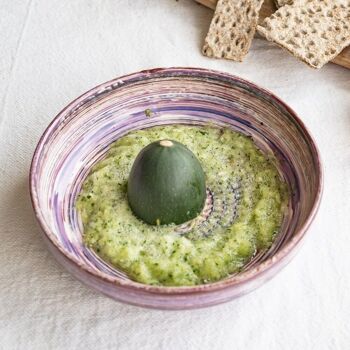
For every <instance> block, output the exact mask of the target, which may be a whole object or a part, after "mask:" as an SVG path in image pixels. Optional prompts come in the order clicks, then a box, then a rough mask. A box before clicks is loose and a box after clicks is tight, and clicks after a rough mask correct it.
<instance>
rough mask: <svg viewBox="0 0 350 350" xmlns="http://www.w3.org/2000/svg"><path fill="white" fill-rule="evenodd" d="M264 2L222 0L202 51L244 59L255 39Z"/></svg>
mask: <svg viewBox="0 0 350 350" xmlns="http://www.w3.org/2000/svg"><path fill="white" fill-rule="evenodd" d="M262 3H263V0H219V1H218V3H217V6H216V9H215V13H214V17H213V19H212V21H211V24H210V28H209V32H208V34H207V37H206V38H205V42H204V46H203V50H202V52H203V54H204V55H205V56H208V57H215V58H227V59H229V60H234V61H242V60H243V58H244V56H245V55H246V54H247V52H248V50H249V48H250V45H251V42H252V40H253V37H254V34H255V30H256V26H257V24H258V18H259V10H260V7H261V5H262Z"/></svg>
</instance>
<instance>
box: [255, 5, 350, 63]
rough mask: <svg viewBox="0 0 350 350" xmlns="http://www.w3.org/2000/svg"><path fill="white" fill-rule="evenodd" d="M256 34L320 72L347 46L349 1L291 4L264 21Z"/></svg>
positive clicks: (349, 18) (349, 28) (348, 42)
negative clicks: (319, 69)
mask: <svg viewBox="0 0 350 350" xmlns="http://www.w3.org/2000/svg"><path fill="white" fill-rule="evenodd" d="M258 32H259V34H261V35H262V36H264V37H265V38H266V39H267V40H269V41H273V42H275V43H276V44H278V45H279V46H281V47H283V48H285V49H287V50H288V51H289V52H291V53H292V54H293V55H294V56H295V57H297V58H299V59H301V60H302V61H304V62H306V63H307V64H308V65H310V66H311V67H314V68H321V67H322V66H323V65H324V64H325V63H327V62H329V61H330V60H332V59H333V58H334V57H336V56H337V55H338V54H339V53H340V52H341V51H342V50H343V49H344V48H345V47H346V46H348V45H350V0H294V2H293V4H292V5H286V6H283V7H281V8H280V9H279V10H277V11H276V12H275V13H274V14H273V15H272V16H271V17H269V18H266V19H265V20H264V22H263V23H262V25H261V26H258Z"/></svg>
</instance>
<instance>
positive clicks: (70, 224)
mask: <svg viewBox="0 0 350 350" xmlns="http://www.w3.org/2000/svg"><path fill="white" fill-rule="evenodd" d="M146 109H150V110H152V115H151V117H149V116H147V115H146V113H145V110H146ZM174 123H175V124H178V123H181V124H197V125H203V124H207V123H212V124H216V125H220V126H226V127H230V128H232V129H234V130H237V131H240V132H242V133H244V134H246V135H250V136H251V137H252V138H253V139H254V141H255V143H256V144H257V145H258V147H259V148H261V150H262V151H263V152H267V153H268V152H273V153H274V154H275V156H276V158H277V159H278V169H279V171H280V173H281V176H282V177H283V178H284V179H285V181H286V182H287V183H288V186H289V188H290V190H291V193H292V196H291V199H290V201H289V208H288V212H287V213H286V214H285V218H284V222H283V228H282V230H281V233H280V234H279V236H278V238H277V239H276V241H275V242H274V244H273V246H272V247H271V248H270V249H269V250H268V251H267V252H265V253H264V254H259V255H258V256H256V257H255V258H254V259H253V260H252V261H251V262H250V263H249V264H248V265H247V266H246V267H245V269H244V270H243V271H242V272H240V273H239V274H235V275H232V276H230V277H228V278H226V279H223V280H221V281H218V282H216V283H211V284H205V285H198V286H195V287H158V286H149V285H144V284H141V283H137V282H135V281H133V280H131V279H129V278H128V277H126V276H125V274H124V273H122V272H121V271H118V270H116V269H114V268H112V267H110V266H108V265H107V264H105V263H104V262H103V261H102V260H101V259H99V258H98V257H97V256H96V255H95V254H93V252H91V251H90V250H89V249H88V248H87V247H85V246H84V244H83V242H82V227H81V223H80V220H79V217H78V216H77V213H76V210H75V200H76V197H77V195H78V193H79V190H80V188H81V185H82V182H83V180H84V178H85V177H86V176H87V174H88V173H89V170H90V168H91V166H92V165H93V164H94V163H96V162H97V161H98V160H99V159H101V158H103V157H104V155H105V154H106V151H107V150H108V147H109V145H110V144H111V143H112V142H113V141H115V140H116V139H118V138H119V137H121V136H123V135H125V134H126V133H128V132H130V131H131V130H135V129H142V128H148V127H151V126H154V125H164V124H174ZM30 190H31V196H32V202H33V207H34V211H35V214H36V217H37V219H38V220H39V223H40V225H41V227H42V230H43V233H44V235H43V236H44V239H45V241H46V242H47V244H48V247H49V249H50V251H51V252H52V254H53V255H54V256H55V257H56V259H57V260H58V261H59V262H60V263H61V264H62V265H63V266H64V267H65V268H67V270H69V271H70V272H71V273H72V274H73V275H74V276H76V277H77V278H78V279H79V280H81V281H82V282H84V283H85V284H87V285H89V286H90V287H92V288H94V289H96V290H98V291H100V292H102V293H104V294H106V295H108V296H109V297H112V298H114V299H116V300H119V301H122V302H126V303H130V304H134V305H139V306H145V307H151V308H160V309H188V308H197V307H204V306H209V305H214V304H217V303H221V302H225V301H228V300H230V299H233V298H235V297H238V296H240V295H242V294H245V293H247V292H249V291H251V290H253V289H254V288H256V287H258V286H260V285H261V284H262V283H264V282H265V281H267V280H269V279H270V278H271V277H272V276H274V275H275V274H276V273H277V272H278V271H279V270H281V268H282V267H283V266H285V265H286V264H287V263H288V262H289V261H290V260H291V258H292V257H293V255H294V254H295V252H296V251H297V249H298V248H299V246H300V244H301V242H302V240H303V238H304V236H305V233H306V231H307V229H308V227H309V225H310V223H311V222H312V220H313V218H314V216H315V214H316V211H317V208H318V206H319V202H320V198H321V192H322V170H321V165H320V157H319V153H318V150H317V147H316V145H315V142H314V140H313V139H312V137H311V136H310V134H309V132H308V131H307V129H306V127H305V125H304V124H303V122H302V121H301V120H300V119H299V118H298V117H297V116H296V114H295V113H294V112H293V110H292V109H291V108H289V107H288V106H287V105H286V104H285V103H283V102H282V101H281V100H280V99H279V98H277V97H276V96H274V95H273V94H272V93H270V92H269V91H266V90H264V89H262V88H260V87H258V86H256V85H255V84H253V83H251V82H248V81H245V80H243V79H240V78H238V77H235V76H232V75H229V74H226V73H221V72H217V71H211V70H205V69H197V68H168V69H153V70H147V71H142V72H139V73H135V74H131V75H127V76H124V77H121V78H117V79H114V80H111V81H109V82H107V83H104V84H101V85H99V86H97V87H95V88H93V89H92V90H90V91H88V92H87V93H85V94H83V95H82V96H80V97H78V98H77V99H76V100H74V101H73V102H72V103H70V104H69V105H68V106H67V107H66V108H65V109H63V110H62V111H61V112H60V113H59V114H58V115H57V117H56V118H55V119H54V120H53V121H52V123H51V124H50V125H49V126H48V128H47V129H46V131H45V133H44V134H43V136H42V137H41V139H40V141H39V144H38V146H37V148H36V150H35V153H34V156H33V160H32V165H31V170H30ZM67 293H69V291H67Z"/></svg>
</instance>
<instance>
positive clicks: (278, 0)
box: [275, 0, 293, 7]
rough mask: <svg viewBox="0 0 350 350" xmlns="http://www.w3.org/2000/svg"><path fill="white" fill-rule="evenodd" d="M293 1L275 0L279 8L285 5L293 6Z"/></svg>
mask: <svg viewBox="0 0 350 350" xmlns="http://www.w3.org/2000/svg"><path fill="white" fill-rule="evenodd" d="M292 3H293V0H275V4H276V6H277V7H282V6H284V5H291V4H292Z"/></svg>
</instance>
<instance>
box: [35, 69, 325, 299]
mask: <svg viewBox="0 0 350 350" xmlns="http://www.w3.org/2000/svg"><path fill="white" fill-rule="evenodd" d="M172 71H185V72H189V73H190V72H192V73H195V75H194V76H193V77H196V76H197V77H200V76H201V75H205V74H207V75H208V74H209V75H215V76H216V77H219V78H225V79H226V80H228V81H231V82H240V83H243V84H245V85H248V86H250V87H251V88H252V89H254V90H257V91H259V92H261V93H262V94H264V95H268V96H269V97H270V98H271V99H272V100H274V101H275V102H276V103H277V104H278V105H280V106H283V107H284V108H285V109H286V110H287V111H288V113H289V114H290V115H291V116H292V117H293V119H294V120H295V121H296V122H297V124H298V125H299V126H300V128H301V129H302V131H303V132H304V133H305V136H306V137H307V138H308V139H309V141H310V143H311V146H312V147H313V148H314V151H315V154H316V159H315V160H316V169H317V171H318V173H319V178H318V183H317V193H316V196H315V199H314V202H313V205H312V208H311V211H310V214H309V215H308V217H307V219H306V221H305V222H304V224H303V226H302V227H301V228H300V229H299V230H298V231H297V232H296V233H295V235H294V236H293V238H292V239H291V240H290V241H289V242H288V243H287V244H286V246H285V247H283V249H281V250H280V251H278V252H277V253H275V254H274V255H273V256H271V257H269V258H268V259H266V260H265V261H264V262H262V263H260V264H258V265H257V266H255V267H252V268H250V269H248V270H247V271H244V272H242V273H239V274H237V275H233V276H231V277H228V278H225V279H222V280H219V281H216V282H213V283H208V284H200V285H195V286H176V287H172V286H153V285H147V284H143V283H139V282H136V281H132V280H123V279H121V278H119V277H117V276H113V277H112V276H108V275H106V274H102V273H99V272H98V271H95V270H93V269H92V268H90V267H89V266H87V265H85V264H82V263H81V262H80V261H79V260H77V259H76V258H75V256H74V255H72V254H70V253H69V252H68V251H66V250H65V249H63V248H62V247H61V245H60V244H59V242H58V240H57V239H56V238H55V236H54V234H53V233H52V230H51V229H50V227H48V225H46V223H45V220H44V218H43V216H42V215H41V210H40V206H39V203H38V199H37V197H38V196H37V190H36V186H35V180H34V174H35V173H36V167H37V165H38V160H39V154H40V152H41V148H42V146H43V143H44V140H45V139H46V137H47V135H48V134H49V133H50V131H51V130H52V129H54V128H55V126H56V124H59V123H60V121H61V118H62V117H64V114H65V112H67V111H68V110H70V109H73V107H74V106H75V105H76V104H77V102H78V101H79V100H81V99H83V98H86V97H87V96H89V95H92V94H93V93H94V92H96V91H99V90H100V89H101V88H102V87H104V86H110V85H111V84H113V83H114V84H115V83H118V82H125V81H128V80H132V79H133V78H134V77H136V76H140V75H141V76H147V77H149V76H150V75H152V74H154V73H158V72H164V73H166V72H172ZM323 185H324V174H323V166H322V161H321V156H320V151H319V148H318V146H317V144H316V142H315V139H314V137H313V136H312V134H311V133H310V131H309V129H308V128H307V127H306V126H305V124H304V122H303V121H302V120H301V119H300V117H299V116H298V115H297V113H296V112H295V111H294V110H293V109H292V108H291V107H290V106H289V105H288V104H286V103H285V102H284V101H282V100H281V99H280V98H279V97H277V96H276V95H275V94H274V93H272V92H271V91H269V90H268V89H265V88H262V87H260V86H258V85H257V84H255V83H253V82H251V81H249V80H246V79H242V78H240V77H237V76H235V75H233V74H230V73H226V72H221V71H218V70H213V69H206V68H195V67H167V68H153V69H146V70H141V71H138V72H135V73H130V74H126V75H123V76H120V77H117V78H114V79H111V80H109V81H107V82H103V83H101V84H99V85H97V86H95V87H93V88H92V89H90V90H88V91H86V92H84V93H83V94H81V95H80V96H78V97H77V98H75V99H74V100H72V101H71V102H70V103H69V104H68V105H67V106H66V107H64V108H63V109H62V110H61V111H60V112H59V113H58V114H57V115H56V116H55V117H54V118H53V120H52V121H51V122H50V123H49V125H48V126H47V127H46V129H45V131H44V132H43V134H42V135H41V137H40V139H39V141H38V143H37V146H36V148H35V151H34V153H33V157H32V161H31V165H30V172H29V190H30V191H29V192H30V198H31V202H32V206H33V209H34V213H35V216H36V218H37V220H38V223H39V225H40V227H41V229H42V232H43V234H44V235H45V236H46V238H48V240H49V241H50V242H51V243H52V245H53V247H55V248H56V249H57V252H58V253H59V254H61V255H63V257H65V258H67V259H68V260H69V261H70V262H71V263H73V264H75V265H77V267H79V268H81V269H83V270H84V271H85V272H87V273H88V274H92V275H93V276H94V277H97V278H98V279H102V280H103V281H104V282H109V283H113V284H115V285H116V286H120V287H124V288H129V289H130V290H134V291H142V292H148V293H152V294H158V295H159V294H162V295H169V294H172V295H183V294H199V293H203V292H211V291H217V290H221V289H226V288H229V287H231V288H232V287H235V286H238V285H243V284H245V283H247V282H250V281H251V280H253V279H255V278H256V277H258V276H259V275H261V274H263V273H265V272H266V271H267V270H270V269H272V268H273V267H274V266H276V265H278V263H279V262H281V261H282V260H285V258H286V257H287V256H289V254H290V253H291V252H292V251H293V250H294V248H296V246H297V245H298V244H299V243H300V241H301V240H302V239H303V237H304V236H305V234H306V232H307V230H308V228H309V227H310V225H311V223H312V222H313V220H314V218H315V216H316V214H317V212H318V209H319V206H320V202H321V198H322V193H323Z"/></svg>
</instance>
